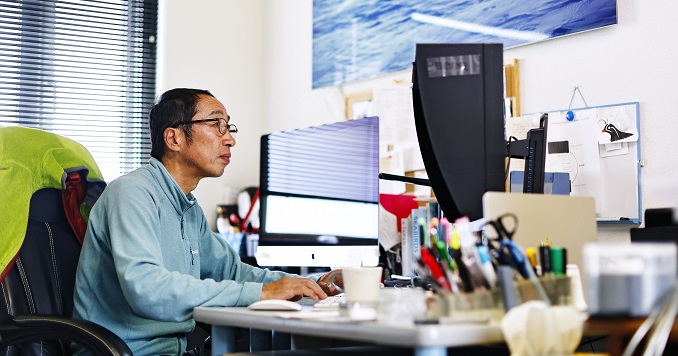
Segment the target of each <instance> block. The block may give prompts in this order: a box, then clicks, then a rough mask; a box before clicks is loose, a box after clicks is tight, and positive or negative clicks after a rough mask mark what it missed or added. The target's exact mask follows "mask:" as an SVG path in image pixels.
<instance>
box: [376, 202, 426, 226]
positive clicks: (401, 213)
mask: <svg viewBox="0 0 678 356" xmlns="http://www.w3.org/2000/svg"><path fill="white" fill-rule="evenodd" d="M379 204H380V205H381V206H383V207H384V209H386V211H388V212H389V213H391V214H393V215H395V216H396V218H397V221H396V226H397V228H398V231H400V220H401V219H403V218H406V217H408V216H410V214H412V209H416V208H418V207H419V203H417V201H416V200H414V195H397V194H379Z"/></svg>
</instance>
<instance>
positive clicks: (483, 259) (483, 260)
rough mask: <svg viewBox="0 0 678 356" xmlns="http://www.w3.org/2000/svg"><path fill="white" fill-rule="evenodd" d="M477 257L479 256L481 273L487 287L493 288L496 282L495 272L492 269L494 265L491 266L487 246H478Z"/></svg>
mask: <svg viewBox="0 0 678 356" xmlns="http://www.w3.org/2000/svg"><path fill="white" fill-rule="evenodd" d="M478 257H479V258H480V271H481V272H482V273H483V276H484V277H485V281H487V284H488V285H489V287H490V288H493V287H494V286H495V285H496V284H497V274H496V272H495V271H494V266H492V260H491V259H490V251H489V250H488V249H487V246H482V245H481V246H478Z"/></svg>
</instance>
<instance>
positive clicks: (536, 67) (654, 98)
mask: <svg viewBox="0 0 678 356" xmlns="http://www.w3.org/2000/svg"><path fill="white" fill-rule="evenodd" d="M235 2H236V1H235V0H232V1H215V0H212V1H201V2H199V4H200V6H195V5H193V4H195V3H193V2H190V1H188V0H181V1H177V0H173V1H171V2H169V4H165V5H166V7H168V8H169V10H170V12H169V13H167V16H168V17H167V18H172V19H175V18H178V19H183V21H181V24H182V25H181V26H179V25H177V26H176V27H178V28H175V29H173V30H169V31H168V34H167V39H166V41H167V42H168V44H169V46H170V47H174V50H173V51H165V52H164V53H163V55H169V56H171V57H174V58H170V59H169V60H168V64H167V66H166V68H165V70H164V71H163V73H162V75H163V76H164V78H165V79H167V82H166V83H165V84H167V85H166V87H167V88H169V87H172V86H173V85H174V84H175V83H182V82H191V81H195V80H198V83H197V84H194V85H195V86H200V85H204V86H206V87H209V88H211V89H213V90H215V91H216V90H217V89H218V90H219V91H218V92H215V94H217V96H218V97H222V96H223V99H224V100H225V104H226V107H227V109H228V110H229V111H230V110H238V111H240V110H242V112H243V115H246V116H247V120H248V123H247V125H252V126H249V127H248V129H251V130H257V129H258V130H259V131H258V132H256V133H255V132H252V133H251V135H250V136H246V137H245V136H239V140H238V141H239V146H238V149H239V150H237V151H235V153H234V157H235V159H234V163H232V165H231V166H229V167H228V168H227V172H226V174H225V177H224V178H221V179H220V180H218V181H219V182H222V183H221V186H223V185H224V184H234V185H246V184H252V185H256V184H257V178H256V177H257V176H258V159H257V158H256V157H258V144H259V141H258V137H259V135H261V134H263V133H268V132H271V131H275V130H282V129H290V128H295V127H302V126H308V125H317V124H322V123H327V122H333V121H338V120H341V119H343V97H344V95H345V94H346V93H351V92H356V91H360V90H363V89H367V88H371V87H374V86H378V85H382V84H384V83H388V82H390V81H391V80H393V79H408V78H409V77H410V74H409V73H408V72H403V73H395V74H392V75H387V76H383V77H381V78H378V79H375V80H370V81H364V82H359V83H351V84H348V85H344V86H341V87H333V88H324V89H319V90H311V64H312V58H311V55H312V52H311V46H312V0H260V1H255V2H251V1H248V2H245V1H240V2H238V4H237V6H236V4H235ZM189 3H190V5H189ZM192 5H193V6H192ZM229 11H235V12H237V15H236V14H234V13H232V12H229ZM676 12H678V2H674V1H672V0H657V1H652V2H648V1H639V0H619V1H618V15H619V24H618V25H616V26H612V27H608V28H605V29H599V30H594V31H590V32H587V33H582V34H576V35H571V36H567V37H563V38H559V39H555V40H550V41H546V42H542V43H537V44H532V45H528V46H523V47H519V48H514V49H509V50H506V51H505V54H504V57H505V58H506V59H511V58H518V59H519V61H520V84H521V85H520V90H521V100H522V107H521V109H522V112H524V113H531V112H539V111H547V110H556V109H563V108H566V107H567V106H568V104H569V102H570V98H571V96H572V90H573V88H574V87H575V86H579V87H580V89H581V92H582V93H583V95H584V97H585V99H586V101H587V103H588V104H589V105H605V104H613V103H621V102H627V101H639V102H640V105H641V113H640V115H641V125H640V128H641V140H642V144H641V154H642V157H643V161H644V165H645V167H644V168H643V169H642V177H641V181H642V185H643V207H644V208H651V207H664V206H676V205H678V189H677V188H676V185H675V183H669V182H672V181H673V182H676V181H678V160H676V159H673V158H674V157H676V156H677V153H678V145H675V144H674V136H675V133H676V132H678V120H675V119H673V117H674V116H675V114H676V113H678V80H677V79H678V67H677V66H676V62H677V59H678V42H677V41H675V40H673V37H674V36H675V34H676V33H678V22H676V21H674V20H673V18H672V14H675V13H676ZM175 16H176V17H175ZM206 17H208V18H213V19H220V20H219V22H218V25H215V26H214V28H212V29H213V31H210V32H205V31H202V32H203V33H200V32H197V31H196V26H197V28H198V29H200V28H203V27H202V26H207V25H205V24H204V23H205V20H206ZM226 19H229V20H230V21H227V20H226ZM243 19H247V20H246V21H245V20H243ZM175 22H178V20H173V22H172V26H175V25H174V23H175ZM243 22H246V23H244V24H243ZM215 23H216V20H215ZM242 26H244V28H245V29H246V30H244V29H243V27H242ZM187 33H193V34H194V36H198V35H199V36H198V37H199V38H198V39H197V40H199V42H200V44H201V46H202V47H203V49H202V53H209V52H211V51H210V50H208V49H209V48H210V47H212V48H213V50H212V51H214V50H216V51H219V52H218V53H220V54H225V53H228V54H229V55H228V58H219V60H212V61H207V62H204V61H201V60H200V59H197V58H193V56H194V55H195V53H183V52H182V51H181V47H182V45H183V44H181V43H179V42H181V41H178V40H177V39H179V38H186V36H187ZM194 40H196V39H193V40H192V41H194ZM160 41H162V38H160ZM256 41H260V42H256ZM259 46H261V47H263V48H259ZM192 47H194V48H197V47H196V46H195V45H193V46H192ZM262 54H263V57H264V58H263V59H261V60H260V61H252V62H251V66H250V68H253V70H251V71H250V72H256V73H255V76H256V74H261V76H260V77H259V78H258V79H259V82H258V84H256V85H255V84H251V85H252V86H253V88H250V89H251V90H248V91H246V92H243V91H242V90H240V87H239V86H241V85H243V84H244V83H243V81H245V80H251V79H252V77H250V76H249V74H248V75H247V76H246V75H244V74H242V73H239V72H238V69H234V68H240V67H238V66H237V65H238V64H242V62H243V61H246V60H248V59H249V58H250V57H252V56H254V55H262ZM175 56H176V57H175ZM243 57H245V59H243ZM198 64H199V65H198ZM232 66H233V67H232ZM258 68H262V72H261V73H259V72H258V71H257V69H258ZM216 77H218V78H221V79H225V78H228V79H230V80H231V81H230V82H226V81H224V80H221V81H220V80H216ZM232 83H237V87H236V86H235V85H234V84H232ZM254 87H256V88H254ZM215 88H216V89H215ZM258 89H260V90H258ZM245 103H249V104H250V105H256V107H252V106H247V105H245ZM582 105H583V103H582V102H581V100H580V99H579V98H575V101H574V104H573V106H575V107H576V106H582ZM231 107H232V108H233V109H231ZM232 115H233V113H232ZM243 115H233V116H234V118H236V117H238V118H239V117H242V116H243ZM243 119H244V118H243ZM249 120H259V121H258V122H257V123H256V124H255V123H254V122H249ZM234 122H236V123H238V125H239V126H240V123H241V120H238V119H234ZM243 131H244V130H243ZM248 134H250V133H248ZM245 140H247V141H250V140H253V141H252V142H245ZM245 146H246V151H247V152H243V151H245V149H244V148H243V147H245ZM254 151H256V152H257V156H256V157H254V156H252V155H251V153H252V152H254ZM241 155H243V156H245V157H243V156H241ZM233 176H235V177H233ZM672 184H673V185H672ZM212 188H213V189H215V190H216V189H218V188H220V185H219V184H215V185H214V186H211V187H209V189H212ZM207 189H208V187H206V186H203V183H201V185H200V186H199V187H198V190H197V191H196V195H197V196H198V198H199V199H201V200H200V201H201V205H203V207H205V209H209V208H211V207H212V206H214V204H206V203H205V201H204V200H202V197H203V195H204V194H205V193H203V192H204V190H207ZM628 229H629V227H628V226H617V227H610V226H601V227H600V228H599V232H600V234H599V235H600V238H601V239H604V240H617V241H627V240H628Z"/></svg>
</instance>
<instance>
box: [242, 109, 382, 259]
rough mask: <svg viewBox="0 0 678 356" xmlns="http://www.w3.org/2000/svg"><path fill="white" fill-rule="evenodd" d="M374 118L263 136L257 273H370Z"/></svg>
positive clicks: (375, 211)
mask: <svg viewBox="0 0 678 356" xmlns="http://www.w3.org/2000/svg"><path fill="white" fill-rule="evenodd" d="M378 173H379V119H378V118H377V117H370V118H364V119H358V120H351V121H342V122H337V123H331V124H326V125H320V126H314V127H306V128H300V129H294V130H289V131H279V132H274V133H271V134H267V135H263V136H262V137H261V171H260V202H261V208H260V212H259V214H260V220H261V222H260V228H259V246H258V247H257V251H256V254H255V256H256V258H257V263H258V264H259V265H261V266H284V267H345V266H360V265H364V266H374V265H377V263H378V260H379V247H378V234H379V229H378V221H379V181H378V179H379V178H378Z"/></svg>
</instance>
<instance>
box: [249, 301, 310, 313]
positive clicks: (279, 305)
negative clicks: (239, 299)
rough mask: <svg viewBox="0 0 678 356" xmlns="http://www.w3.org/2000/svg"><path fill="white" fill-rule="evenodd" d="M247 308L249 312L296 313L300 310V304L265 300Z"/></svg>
mask: <svg viewBox="0 0 678 356" xmlns="http://www.w3.org/2000/svg"><path fill="white" fill-rule="evenodd" d="M248 308H249V309H251V310H278V311H298V310H301V304H299V303H296V302H290V301H289V300H283V299H266V300H260V301H258V302H254V303H252V304H250V305H249V306H248Z"/></svg>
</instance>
